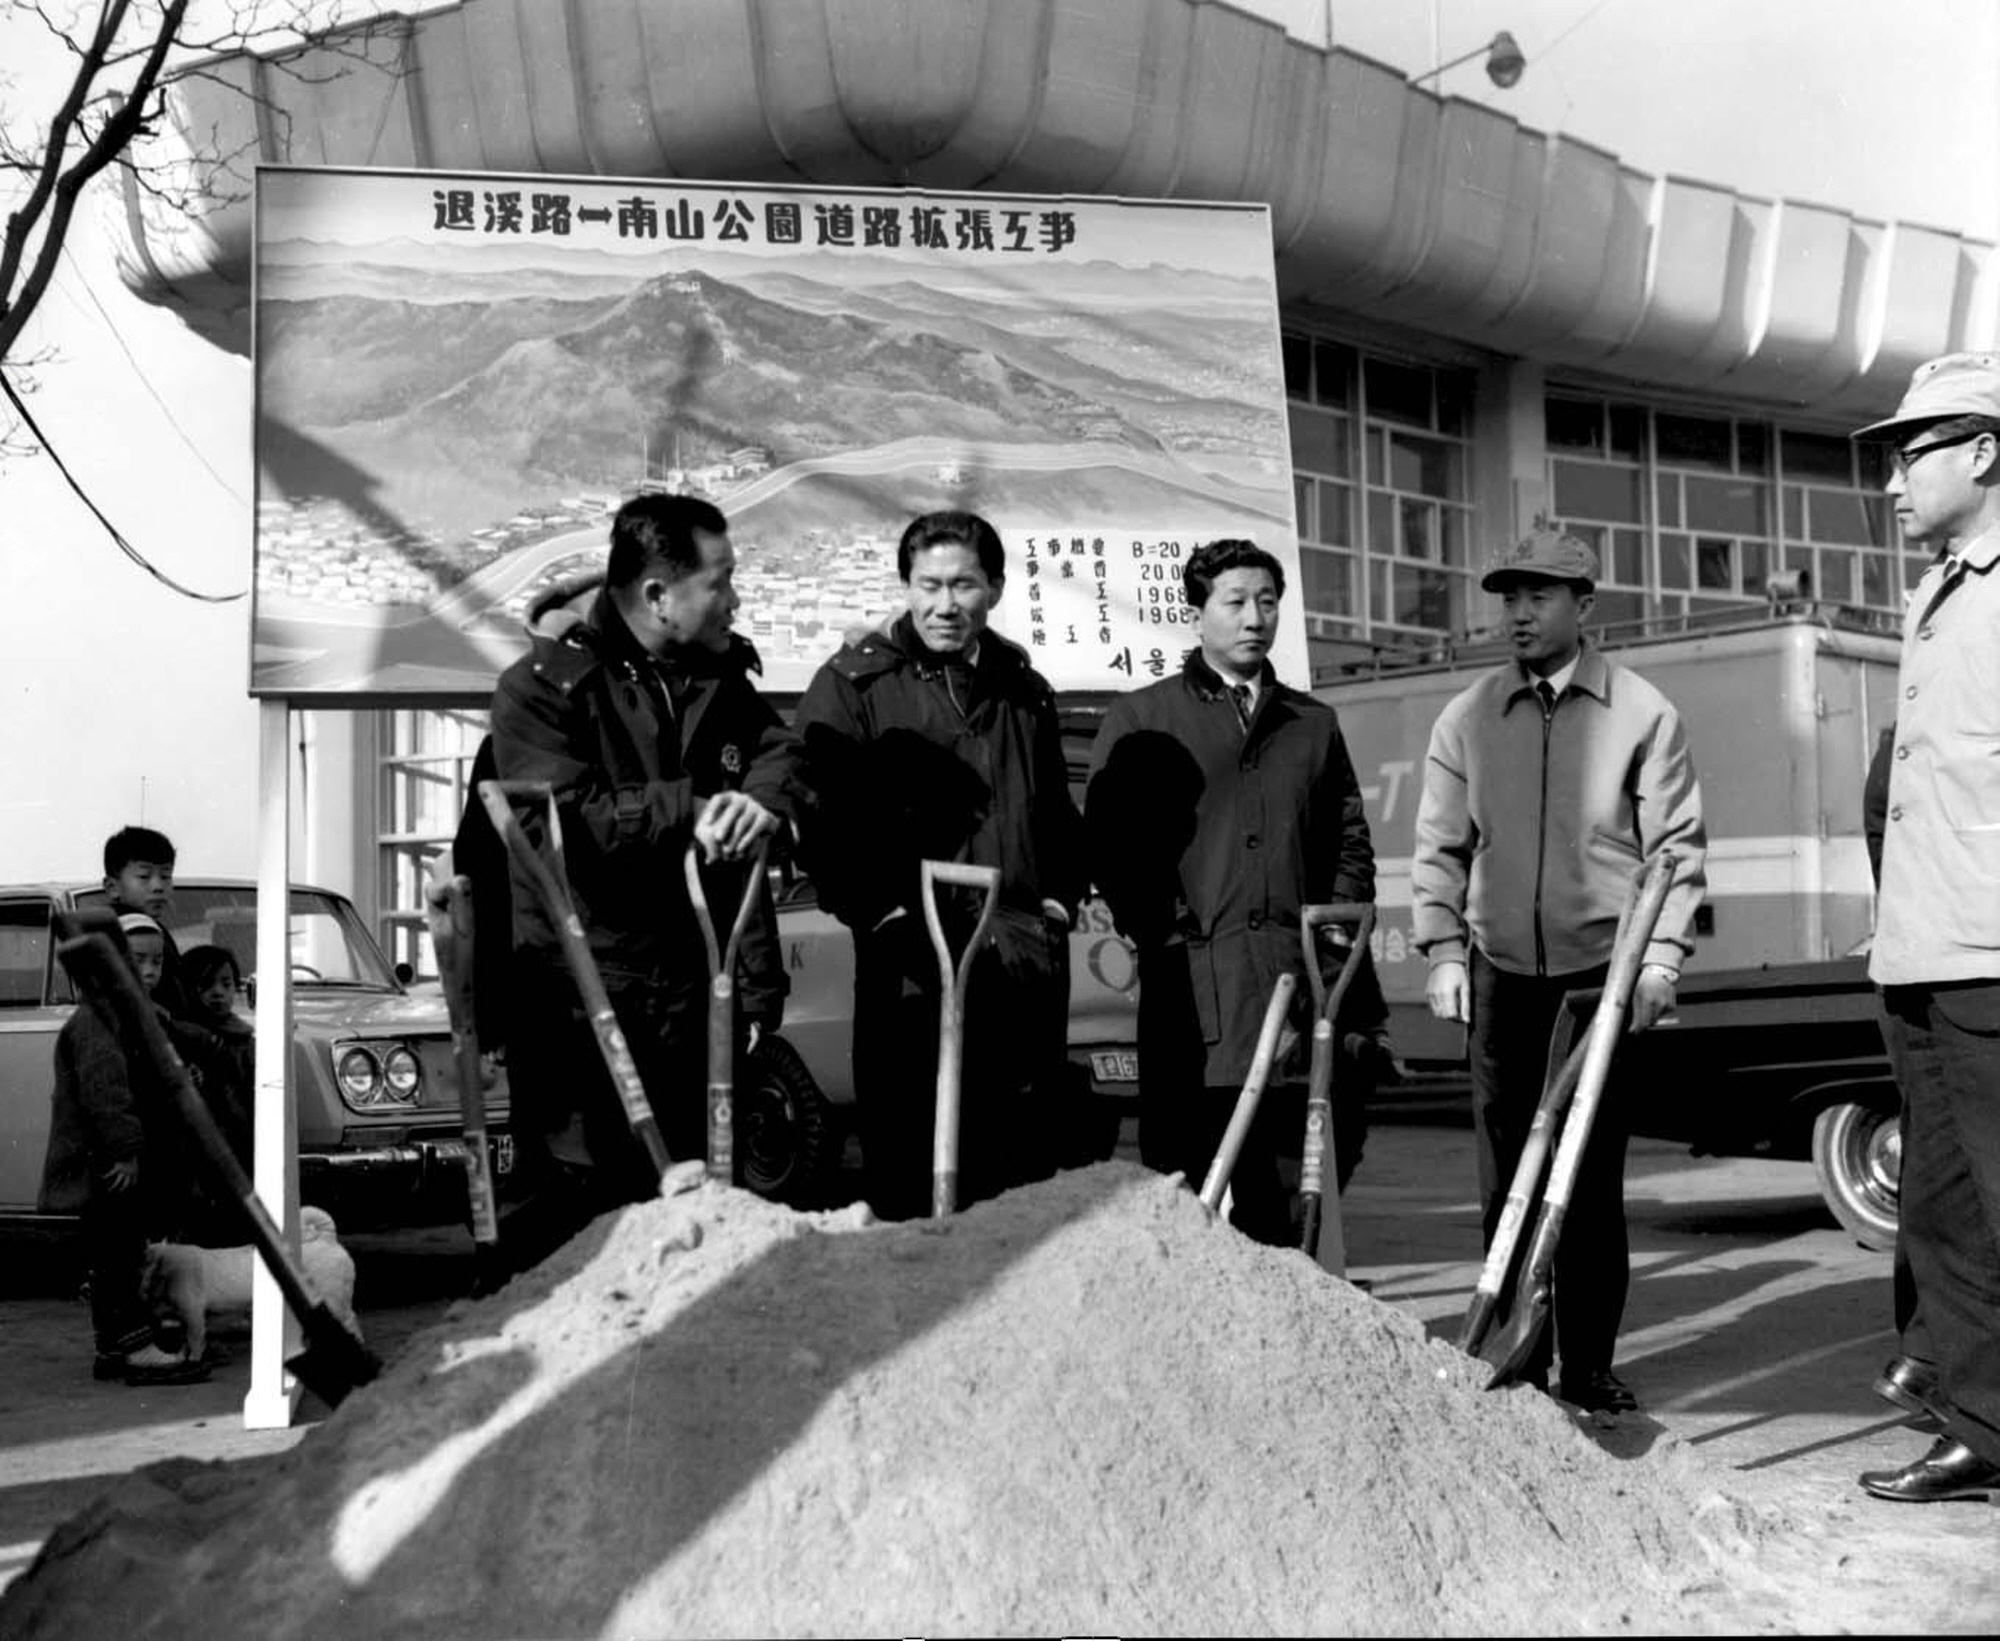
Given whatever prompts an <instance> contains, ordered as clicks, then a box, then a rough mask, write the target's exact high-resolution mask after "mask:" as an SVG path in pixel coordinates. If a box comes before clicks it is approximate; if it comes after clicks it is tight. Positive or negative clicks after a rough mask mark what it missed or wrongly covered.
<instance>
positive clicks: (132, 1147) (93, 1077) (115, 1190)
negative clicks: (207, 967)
mask: <svg viewBox="0 0 2000 1641" xmlns="http://www.w3.org/2000/svg"><path fill="white" fill-rule="evenodd" d="M118 922H119V930H120V934H121V936H122V938H121V939H120V940H119V942H118V945H119V948H120V956H121V957H123V958H124V960H125V961H126V962H127V963H129V964H130V965H131V966H132V971H133V973H135V974H136V975H137V976H138V977H139V984H140V986H141V988H142V989H144V990H146V991H147V992H149V993H150V992H151V991H152V990H153V988H154V986H155V985H156V984H157V983H158V981H159V978H160V972H161V967H162V963H163V954H164V951H165V945H166V936H165V932H164V931H163V930H162V929H161V928H160V926H159V924H158V923H156V922H154V921H153V919H152V918H150V917H148V916H146V915H145V914H144V913H143V912H128V913H126V914H125V915H124V916H123V917H121V918H120V919H119V920H118ZM55 1073H56V1082H55V1095H54V1101H53V1105H52V1108H51V1111H50V1118H49V1149H48V1154H47V1157H46V1159H45V1160H44V1162H43V1165H42V1189H41V1196H40V1204H39V1205H40V1208H41V1211H42V1212H43V1213H47V1214H76V1215H78V1216H80V1218H81V1220H82V1229H83V1241H84V1253H85V1258H86V1260H87V1262H88V1265H89V1270H90V1320H91V1329H92V1332H93V1333H94V1334H95V1336H96V1341H97V1358H96V1361H95V1363H94V1364H93V1367H92V1372H93V1374H94V1375H95V1377H97V1378H99V1379H124V1380H125V1381H126V1382H127V1383H129V1384H185V1383H189V1382H191V1381H193V1380H196V1379H205V1378H207V1377H208V1369H207V1367H206V1366H205V1365H204V1364H203V1363H202V1362H200V1361H199V1360H195V1359H192V1358H190V1357H189V1356H188V1355H187V1352H186V1350H185V1349H184V1348H183V1347H182V1345H181V1343H180V1342H178V1341H173V1340H170V1339H169V1338H167V1337H166V1336H165V1335H164V1334H162V1333H161V1332H160V1331H158V1330H157V1329H156V1327H155V1325H154V1322H153V1320H152V1317H151V1316H150V1314H149V1313H148V1311H147V1308H146V1304H145V1300H144V1297H143V1285H144V1284H143V1273H144V1268H145V1260H146V1244H147V1243H148V1242H149V1241H157V1240H161V1239H163V1238H171V1237H175V1236H177V1235H178V1234H179V1232H180V1228H181V1225H180V1222H181V1219H182V1217H183V1208H184V1201H183V1198H184V1193H185V1190H186V1186H187V1181H186V1178H185V1174H184V1162H183V1158H182V1155H181V1148H180V1147H179V1146H178V1145H177V1144H176V1143H175V1139H174V1132H175V1131H174V1128H173V1126H172V1125H173V1123H174V1120H175V1119H174V1117H173V1116H172V1114H171V1113H170V1112H169V1111H168V1110H167V1109H166V1107H167V1103H168V1101H169V1100H170V1099H171V1097H172V1096H171V1095H170V1094H169V1093H168V1092H167V1090H166V1089H165V1088H164V1087H162V1086H161V1085H160V1082H159V1079H158V1077H157V1076H156V1075H155V1073H154V1072H153V1069H152V1066H151V1065H150V1064H149V1063H147V1062H146V1061H144V1059H143V1058H142V1057H131V1058H128V1056H127V1055H126V1052H125V1048H124V1045H123V1044H122V1043H121V1042H120V1040H119V1036H118V1026H117V1021H116V1018H115V1017H114V1016H113V1014H112V1013H111V1011H110V1008H109V1006H108V1005H106V1004H104V1003H102V1002H100V1001H98V1000H97V999H95V998H93V997H88V996H86V997H85V998H84V1000H83V1001H82V1002H80V1003H79V1004H78V1005H77V1009H76V1012H75V1013H74V1014H72V1015H71V1016H70V1017H69V1019H68V1020H67V1021H65V1022H64V1023H63V1028H62V1031H61V1032H60V1033H59V1034H58V1035H57V1037H56V1051H55Z"/></svg>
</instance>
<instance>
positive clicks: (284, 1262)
mask: <svg viewBox="0 0 2000 1641" xmlns="http://www.w3.org/2000/svg"><path fill="white" fill-rule="evenodd" d="M58 918H59V922H58V928H59V930H60V932H62V933H63V934H64V935H66V936H67V938H65V939H64V940H63V941H62V943H61V944H60V945H59V946H58V947H57V948H56V954H57V955H58V956H59V957H60V958H61V959H62V963H63V967H64V968H65V969H67V970H68V971H69V974H70V978H71V979H72V980H74V981H75V982H76V985H77V987H78V988H79V989H80V990H82V991H84V992H86V993H87V994H89V995H90V996H92V997H95V998H97V999H98V1000H99V1001H101V1002H103V1003H104V1004H106V1005H107V1006H108V1007H109V1008H110V1009H111V1012H112V1014H113V1015H114V1016H115V1017H116V1018H117V1021H118V1028H119V1035H120V1037H121V1038H122V1039H123V1041H124V1043H125V1045H126V1052H127V1053H131V1052H132V1051H133V1050H134V1049H135V1048H136V1049H137V1050H138V1051H139V1052H140V1053H141V1054H143V1055H144V1057H145V1058H146V1059H147V1060H148V1061H150V1062H151V1064H152V1066H153V1069H154V1070H155V1072H157V1073H158V1075H159V1077H160V1080H161V1081H162V1082H164V1083H165V1084H166V1087H167V1091H168V1093H169V1094H170V1095H171V1096H172V1098H173V1103H174V1108H175V1110H176V1111H177V1112H178V1113H179V1115H180V1119H181V1121H182V1122H184V1123H185V1124H186V1125H187V1127H188V1130H189V1131H190V1132H191V1133H192V1134H193V1136H194V1140H195V1144H196V1146H197V1147H198V1148H199V1150H200V1152H201V1154H202V1156H203V1158H204V1159H205V1160H206V1161H207V1163H208V1165H209V1167H211V1168H212V1169H214V1171H215V1173H216V1175H217V1176H218V1177H219V1178H220V1180H221V1181H222V1183H223V1185H224V1186H225V1187H226V1188H227V1196H228V1198H229V1200H230V1201H231V1202H232V1203H233V1204H234V1205H235V1207H236V1209H237V1211H238V1212H239V1213H240V1214H241V1215H242V1218H243V1222H244V1225H245V1226H246V1228H247V1229H248V1230H249V1233H250V1243H251V1246H252V1247H254V1248H255V1249H256V1250H257V1252H258V1254H259V1255H260V1256H262V1258H263V1261H264V1266H265V1268H266V1269H267V1270H269V1271H270V1273H271V1276H272V1278H273V1280H274V1281H276V1283H277V1284H278V1291H279V1292H280V1293H282V1294H283V1295H284V1296H285V1303H286V1304H287V1305H289V1306H291V1308H292V1314H293V1315H294V1316H296V1317H297V1318H298V1319H299V1327H300V1330H301V1332H302V1333H303V1334H304V1336H305V1348H304V1349H303V1350H301V1351H300V1352H299V1353H298V1354H297V1355H296V1356H294V1357H292V1358H291V1359H290V1360H289V1361H287V1362H286V1363H285V1366H286V1367H288V1368H290V1369H291V1370H292V1372H293V1373H295V1374H296V1375H297V1376H298V1380H299V1383H300V1384H302V1385H304V1386H305V1387H306V1389H308V1390H310V1391H311V1392H312V1393H313V1394H314V1395H315V1396H317V1397H318V1398H319V1399H320V1400H321V1401H322V1402H324V1403H326V1405H327V1406H328V1407H338V1406H340V1404H341V1403H342V1402H343V1401H345V1400H346V1399H347V1396H348V1393H349V1392H350V1391H353V1390H358V1389H359V1388H360V1387H361V1386H362V1385H365V1384H369V1383H371V1382H372V1381H373V1380H374V1379H375V1377H376V1375H377V1374H379V1373H380V1372H381V1371H382V1364H381V1362H379V1361H378V1360H377V1359H376V1357H375V1355H374V1354H373V1352H371V1351H370V1350H369V1349H368V1347H367V1346H366V1345H364V1344H362V1342H361V1341H360V1340H359V1339H357V1338H355V1336H354V1335H353V1334H352V1333H350V1332H349V1331H348V1329H347V1326H346V1324H345V1323H343V1322H342V1321H341V1320H340V1318H339V1317H337V1316H335V1315H334V1314H333V1312H332V1311H331V1310H330V1309H328V1308H327V1303H326V1301H325V1300H324V1299H322V1298H321V1297H320V1296H319V1294H318V1292H317V1291H316V1290H315V1289H314V1287H313V1285H312V1279H311V1278H310V1277H309V1276H307V1275H306V1272H305V1267H304V1266H303V1265H301V1264H300V1263H299V1260H298V1258H297V1256H296V1255H294V1254H293V1252H292V1250H291V1248H290V1247H289V1246H287V1244H286V1242H285V1237H284V1233H283V1232H282V1231H280V1230H279V1229H278V1227H277V1225H276V1224H275V1223H274V1222H273V1220H272V1218H271V1215H270V1211H269V1210H268V1209H266V1208H265V1206H264V1204H263V1203H262V1202H261V1201H260V1200H259V1199H258V1196H257V1188H256V1186H254V1185H253V1184H251V1182H250V1176H249V1175H248V1174H246V1173H244V1171H243V1165H242V1164H241V1163H240V1162H238V1161H237V1160H236V1153H235V1152H233V1151H231V1150H230V1148H229V1141H228V1140H226V1139H225V1138H224V1137H223V1134H222V1130H221V1129H219V1128H218V1127H216V1125H215V1118H214V1117H213V1116H211V1115H210V1114H209V1110H208V1107H207V1105H206V1104H204V1103H203V1101H202V1097H201V1095H200V1093H199V1092H198V1091H197V1090H196V1088H195V1086H194V1079H193V1078H192V1077H190V1076H189V1075H188V1068H187V1067H186V1066H185V1065H184V1064H183V1063H182V1062H181V1057H180V1055H178V1054H177V1053H175V1052H174V1045H173V1044H172V1042H170V1041H169V1040H168V1037H167V1033H166V1030H165V1028H164V1027H162V1026H161V1024H160V1017H159V1015H158V1013H157V1012H156V1011H155V1009H154V1007H153V1005H152V1003H151V1002H150V1001H149V1000H148V999H147V997H146V995H145V994H144V993H143V992H141V991H140V990H139V981H138V977H137V976H136V975H134V974H133V973H132V970H131V968H130V967H129V966H128V965H127V964H126V963H125V961H124V959H123V958H121V957H120V956H119V955H118V949H117V947H115V946H114V945H113V944H112V943H111V937H110V936H109V935H108V934H106V933H103V932H102V930H103V929H104V928H105V927H106V926H107V925H108V926H109V927H112V928H115V927H116V926H117V919H116V918H115V916H114V915H113V914H112V913H110V912H108V911H93V912H89V913H82V914H67V915H66V914H60V913H59V914H58Z"/></svg>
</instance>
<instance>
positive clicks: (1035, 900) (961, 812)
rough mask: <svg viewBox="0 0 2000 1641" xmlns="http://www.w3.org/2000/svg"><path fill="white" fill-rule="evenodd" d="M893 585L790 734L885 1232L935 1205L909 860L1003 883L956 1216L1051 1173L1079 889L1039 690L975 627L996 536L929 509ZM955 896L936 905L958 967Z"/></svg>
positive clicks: (1057, 756)
mask: <svg viewBox="0 0 2000 1641" xmlns="http://www.w3.org/2000/svg"><path fill="white" fill-rule="evenodd" d="M896 569H897V572H898V573H899V574H900V575H901V577H902V579H903V584H904V586H905V587H906V588H907V589H908V601H909V607H908V609H907V611H906V612H905V613H904V614H903V615H902V616H901V617H900V618H899V619H898V620H897V621H896V622H895V623H894V625H893V626H891V627H890V628H889V630H888V631H887V632H886V633H882V632H875V633H870V634H867V635H865V636H863V637H861V638H859V639H858V640H856V641H853V642H850V643H848V644H846V645H845V646H843V647H842V648H841V650H840V651H839V652H838V653H837V654H835V655H834V656H833V657H832V658H831V659H829V660H828V661H827V662H826V664H825V665H824V666H822V667H821V668H820V670H819V672H818V673H817V674H816V675H815V676H814V678H813V681H812V684H811V686H810V687H809V688H808V689H807V691H806V694H805V698H804V700H803V701H802V702H801V703H800V705H799V711H798V720H797V723H798V729H799V733H800V735H801V736H802V738H803V740H804V743H805V752H806V757H807V760H808V764H809V767H810V768H811V770H812V779H813V785H814V789H815V793H816V798H817V802H818V804H819V806H820V807H819V810H818V816H817V824H816V825H814V826H811V827H809V828H808V830H807V832H806V835H805V838H804V840H803V850H804V854H805V859H806V865H807V868H808V869H809V870H810V872H811V873H812V875H813V878H814V880H815V881H816V883H817V884H818V886H819V892H820V899H821V902H822V904H823V905H825V906H826V908H827V909H828V910H829V911H831V912H832V913H833V914H834V916H836V917H837V918H839V919H840V920H841V922H843V923H845V924H846V925H847V927H848V928H849V929H850V930H852V931H853V934H854V1085H855V1091H856V1097H857V1101H858V1105H859V1111H858V1115H859V1118H860V1123H861V1138H862V1153H863V1158H864V1162H865V1165H866V1168H867V1181H868V1200H869V1202H870V1203H871V1204H872V1205H873V1206H874V1208H875V1211H876V1212H877V1213H878V1214H880V1215H882V1216H883V1217H884V1218H907V1217H911V1216H914V1215H917V1214H921V1213H922V1212H924V1210H925V1207H926V1205H927V1203H928V1201H929V1181H930V1176H931V1142H932V1131H933V1117H934V1114H935V1100H936V1069H937V1034H938V998H939V993H940V989H941V977H940V974H939V971H938V961H937V957H936V955H935V953H934V951H933V948H932V946H931V942H930V936H929V933H928V930H927V928H926V925H925V921H924V907H923V899H922V890H921V889H920V887H919V876H918V874H919V868H920V865H921V863H922V862H923V861H924V860H926V859H929V860H939V861H955V862H966V863H971V864H973V865H979V866H995V867H998V868H999V870H1000V898H999V910H998V911H997V913H996V914H995V919H994V923H993V925H992V929H991V935H990V939H989V940H988V942H987V945H986V947H985V949H983V950H982V951H981V953H980V955H979V956H978V958H977V959H976V960H975V963H974V966H973V969H972V971H971V975H970V978H969V981H968V986H967V1002H966V1028H965V1029H966V1040H965V1052H964V1062H963V1063H964V1068H965V1069H964V1083H963V1088H962V1091H961V1109H962V1113H963V1115H962V1119H961V1128H960V1146H961V1161H960V1198H961V1200H962V1201H971V1200H973V1199H975V1198H977V1197H981V1196H988V1195H992V1194H994V1193H995V1192H997V1191H1000V1190H1004V1189H1006V1188H1007V1187H1009V1186H1011V1185H1015V1184H1019V1183H1022V1182H1024V1181H1026V1180H1029V1179H1034V1178H1039V1177H1045V1176H1046V1175H1048V1174H1049V1173H1051V1172H1052V1171H1053V1166H1054V1160H1053V1159H1054V1156H1055V1154H1056V1149H1057V1147H1056V1135H1055V1133H1054V1122H1055V1118H1056V1116H1057V1111H1056V1109H1055V1107H1054V1099H1055V1096H1056V1093H1057V1091H1058V1090H1059V1088H1060V1082H1061V1078H1062V1075H1063V1064H1064V1036H1065V1026H1066V1022H1067V1018H1068V1007H1069V944H1068V931H1069V926H1070V923H1071V920H1072V919H1073V918H1074V916H1075V914H1076V906H1077V902H1078V901H1079V900H1080V899H1081V898H1082V896H1083V892H1084V887H1085V884H1084V864H1083V850H1082V847H1081V845H1082V835H1081V832H1082V828H1081V822H1080V820H1079V818H1078V815H1077V812H1076V806H1075V804H1074V803H1073V802H1072V801H1071V799H1070V795H1069V785H1068V777H1067V771H1066V769H1065V766H1064V763H1063V755H1062V738H1061V731H1060V729H1059V727H1058V725H1057V720H1056V707H1055V695H1054V692H1053V691H1052V690H1051V689H1050V687H1049V685H1048V683H1047V682H1046V681H1045V680H1044V679H1043V678H1042V676H1041V674H1039V673H1038V672H1036V671H1035V670H1034V668H1033V667H1032V666H1030V665H1029V663H1028V657H1027V655H1026V653H1025V652H1024V651H1022V650H1021V649H1020V648H1019V647H1017V646H1016V645H1013V644H1010V643H1008V642H1007V641H1006V640H1005V639H1003V638H1001V637H1000V636H999V635H998V634H997V633H993V632H990V631H988V630H987V619H988V616H989V615H990V613H991V611H992V608H993V605H994V604H995V603H996V602H997V601H998V600H999V597H1000V593H1001V588H1002V586H1003V584H1004V581H1005V575H1006V558H1005V553H1004V550H1003V548H1002V546H1001V543H1000V538H999V536H998V535H997V534H996V533H995V531H994V529H993V527H992V526H991V525H990V524H988V523H987V522H986V520H984V519H982V518H980V517H978V516H977V515H976V514H972V513H928V514H925V515H924V516H922V517H921V518H918V519H916V520H914V521H913V522H912V523H911V524H910V526H909V527H908V528H907V529H906V530H904V532H903V536H902V540H901V542H900V543H899V544H898V546H897V549H896ZM969 898H970V897H969V895H967V894H966V893H964V892H962V891H959V892H954V891H949V890H945V889H940V890H939V899H940V906H939V912H940V916H941V921H942V922H943V923H944V926H945V929H946V932H947V936H948V938H949V941H950V947H951V952H952V956H953V960H954V962H956V959H957V956H958V954H959V953H960V952H961V951H962V950H963V947H964V943H965V940H966V938H967V936H968V935H969V933H970V926H971V921H972V916H973V913H972V912H971V911H970V910H968V909H967V907H966V906H965V905H964V902H965V901H966V900H967V899H969Z"/></svg>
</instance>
